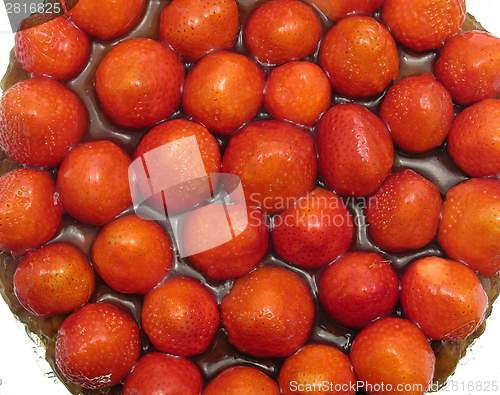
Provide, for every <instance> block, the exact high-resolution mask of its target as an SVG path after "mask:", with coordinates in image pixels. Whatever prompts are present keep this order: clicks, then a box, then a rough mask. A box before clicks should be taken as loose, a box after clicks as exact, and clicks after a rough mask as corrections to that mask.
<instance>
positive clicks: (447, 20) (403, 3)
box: [382, 0, 465, 52]
mask: <svg viewBox="0 0 500 395" xmlns="http://www.w3.org/2000/svg"><path fill="white" fill-rule="evenodd" d="M382 21H383V22H384V24H385V25H387V27H388V28H389V30H390V31H391V33H392V35H393V36H394V38H395V39H396V41H398V42H399V43H401V44H403V45H404V46H405V47H407V48H410V49H411V50H413V51H416V52H423V51H428V50H431V49H439V48H440V47H441V46H442V45H443V43H444V42H445V41H446V40H447V39H448V38H450V37H451V36H453V35H454V34H455V33H458V32H459V30H460V28H461V27H462V24H463V23H464V21H465V0H431V1H429V0H386V1H385V3H384V6H383V8H382Z"/></svg>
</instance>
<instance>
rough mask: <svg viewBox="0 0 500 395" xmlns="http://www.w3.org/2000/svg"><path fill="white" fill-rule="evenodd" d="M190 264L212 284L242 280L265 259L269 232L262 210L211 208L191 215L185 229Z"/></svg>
mask: <svg viewBox="0 0 500 395" xmlns="http://www.w3.org/2000/svg"><path fill="white" fill-rule="evenodd" d="M183 235H184V236H183V240H182V241H183V248H184V251H185V254H186V256H188V257H189V261H190V262H191V263H192V264H193V265H194V266H196V267H197V268H198V269H200V270H201V271H202V272H203V273H205V274H206V275H207V277H208V278H209V279H211V280H227V279H230V278H236V277H240V276H243V275H245V274H247V273H248V272H250V271H251V270H253V269H255V268H256V267H257V265H258V264H259V263H260V260H261V259H262V258H263V257H264V255H266V253H267V249H268V246H269V230H268V228H267V224H266V218H265V217H264V214H263V213H262V211H261V210H259V209H258V208H254V207H247V206H245V205H241V204H235V205H226V206H222V205H216V204H211V205H208V206H205V207H201V208H199V209H196V210H194V211H193V212H191V213H190V214H189V216H188V217H187V219H186V222H185V224H184V228H183Z"/></svg>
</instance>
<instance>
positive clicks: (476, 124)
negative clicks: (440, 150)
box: [447, 99, 500, 177]
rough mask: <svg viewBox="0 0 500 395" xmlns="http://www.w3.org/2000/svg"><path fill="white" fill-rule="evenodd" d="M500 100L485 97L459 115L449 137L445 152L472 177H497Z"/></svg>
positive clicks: (499, 168) (499, 157)
mask: <svg viewBox="0 0 500 395" xmlns="http://www.w3.org/2000/svg"><path fill="white" fill-rule="evenodd" d="M499 124H500V100H497V99H485V100H483V101H481V102H479V103H476V104H474V105H472V106H470V107H468V108H466V109H465V110H464V111H462V112H461V113H460V114H458V116H457V118H456V119H455V121H454V122H453V125H452V126H451V129H450V133H449V136H448V145H447V147H448V153H449V154H450V156H451V158H452V159H453V161H454V162H455V163H456V164H457V165H458V167H460V168H461V169H462V170H463V171H465V172H466V173H467V174H468V175H469V176H472V177H498V176H500V146H499V144H498V141H499V140H500V127H499V126H498V125H499Z"/></svg>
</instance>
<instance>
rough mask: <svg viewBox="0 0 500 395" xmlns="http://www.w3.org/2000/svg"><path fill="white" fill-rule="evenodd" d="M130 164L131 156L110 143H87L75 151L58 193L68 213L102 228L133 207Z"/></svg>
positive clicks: (61, 173)
mask: <svg viewBox="0 0 500 395" xmlns="http://www.w3.org/2000/svg"><path fill="white" fill-rule="evenodd" d="M130 163H131V160H130V156H129V155H128V154H127V153H126V152H125V151H124V150H122V149H121V148H120V147H118V146H117V145H115V144H113V143H112V142H110V141H95V142H91V143H85V144H83V145H81V146H79V147H77V148H75V149H74V150H73V151H71V152H70V153H69V154H68V156H67V157H66V158H65V159H64V161H63V163H62V164H61V167H60V168H59V173H58V176H57V191H58V192H59V196H60V198H61V203H62V204H63V206H64V208H65V209H66V211H67V213H68V214H69V215H71V216H72V217H73V218H75V219H76V220H78V221H81V222H83V223H86V224H90V225H94V226H102V225H106V224H107V223H108V222H110V221H111V220H112V219H113V218H115V217H116V216H117V215H118V214H120V213H121V212H122V211H123V210H125V209H126V208H127V207H129V206H130V205H131V204H132V198H131V197H130V189H129V185H128V168H129V166H130Z"/></svg>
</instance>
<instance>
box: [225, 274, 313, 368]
mask: <svg viewBox="0 0 500 395" xmlns="http://www.w3.org/2000/svg"><path fill="white" fill-rule="evenodd" d="M221 315H222V326H223V327H224V328H225V329H226V331H227V335H228V341H229V343H231V344H232V345H233V346H235V347H236V348H237V349H238V350H239V351H242V352H246V353H248V354H250V355H253V356H255V357H259V358H266V357H287V356H289V355H291V354H293V353H294V352H295V351H297V350H298V349H299V348H300V347H302V346H303V345H304V343H305V342H306V340H307V339H308V338H309V335H310V333H311V329H312V325H313V323H314V316H315V309H314V302H313V299H312V296H311V292H310V290H309V288H308V287H307V285H306V284H305V282H304V281H303V280H302V279H301V278H300V277H299V275H298V274H296V273H294V272H292V271H290V270H288V269H285V268H282V267H274V266H263V267H260V268H258V269H256V270H254V271H253V272H251V273H249V274H247V275H246V276H244V277H240V278H239V279H237V280H236V281H235V282H234V285H233V287H232V289H231V291H230V292H229V294H228V295H226V296H225V297H224V299H223V300H222V304H221Z"/></svg>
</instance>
